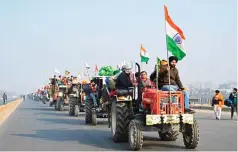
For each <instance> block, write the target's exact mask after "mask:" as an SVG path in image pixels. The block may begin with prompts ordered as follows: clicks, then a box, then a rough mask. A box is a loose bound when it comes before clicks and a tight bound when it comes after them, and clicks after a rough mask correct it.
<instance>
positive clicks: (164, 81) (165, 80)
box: [159, 56, 195, 113]
mask: <svg viewBox="0 0 238 152" xmlns="http://www.w3.org/2000/svg"><path fill="white" fill-rule="evenodd" d="M177 62H178V58H177V57H175V56H170V57H169V66H168V65H161V68H160V71H159V83H160V84H159V86H162V87H161V90H162V91H169V88H170V91H180V90H182V91H183V92H184V104H185V108H184V112H185V113H195V111H193V110H191V109H190V105H189V94H188V91H187V90H185V88H184V87H183V84H182V82H181V81H180V77H179V72H178V69H177V68H176V64H177ZM169 70H170V78H169V72H168V71H169ZM169 79H170V86H169Z"/></svg>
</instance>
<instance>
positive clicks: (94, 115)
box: [92, 109, 97, 126]
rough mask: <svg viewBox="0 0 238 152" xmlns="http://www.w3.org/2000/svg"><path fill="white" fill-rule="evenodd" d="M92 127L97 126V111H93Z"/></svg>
mask: <svg viewBox="0 0 238 152" xmlns="http://www.w3.org/2000/svg"><path fill="white" fill-rule="evenodd" d="M92 125H94V126H96V125H97V112H96V109H92Z"/></svg>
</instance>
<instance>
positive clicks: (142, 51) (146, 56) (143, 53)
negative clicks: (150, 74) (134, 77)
mask: <svg viewBox="0 0 238 152" xmlns="http://www.w3.org/2000/svg"><path fill="white" fill-rule="evenodd" d="M140 57H141V62H145V63H146V64H148V61H149V59H150V58H149V54H148V52H147V51H146V49H145V48H144V47H143V46H142V44H141V47H140Z"/></svg>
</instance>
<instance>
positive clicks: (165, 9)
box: [164, 5, 171, 114]
mask: <svg viewBox="0 0 238 152" xmlns="http://www.w3.org/2000/svg"><path fill="white" fill-rule="evenodd" d="M166 11H167V8H166V6H165V5H164V20H165V22H164V23H165V24H164V25H165V43H166V51H167V62H168V69H169V70H168V74H169V113H170V114H171V86H170V84H171V82H170V66H169V50H168V46H167V37H166V35H167V34H166Z"/></svg>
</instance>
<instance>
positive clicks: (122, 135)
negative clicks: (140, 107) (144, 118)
mask: <svg viewBox="0 0 238 152" xmlns="http://www.w3.org/2000/svg"><path fill="white" fill-rule="evenodd" d="M127 104H128V103H126V102H120V103H116V101H113V102H112V107H111V132H112V139H113V141H114V142H126V141H128V132H129V131H128V127H129V122H130V109H129V108H128V105H127Z"/></svg>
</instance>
